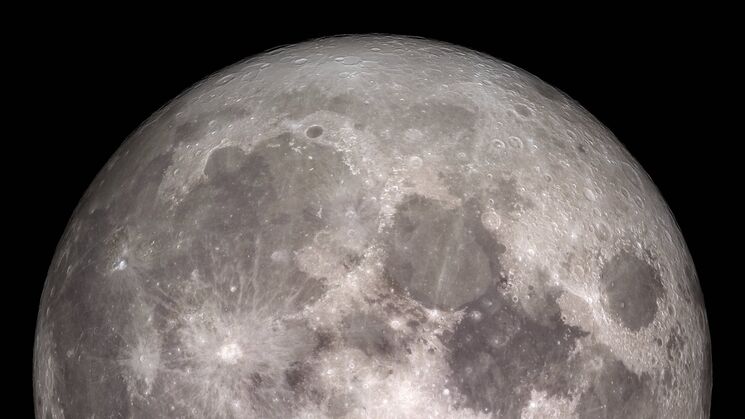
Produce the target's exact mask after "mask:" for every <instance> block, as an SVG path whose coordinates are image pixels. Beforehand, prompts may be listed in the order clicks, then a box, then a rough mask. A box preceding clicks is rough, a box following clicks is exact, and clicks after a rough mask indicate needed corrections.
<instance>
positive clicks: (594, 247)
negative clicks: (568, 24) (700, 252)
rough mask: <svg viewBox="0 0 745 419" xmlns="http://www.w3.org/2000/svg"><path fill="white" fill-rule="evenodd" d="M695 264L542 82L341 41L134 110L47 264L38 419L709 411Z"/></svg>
mask: <svg viewBox="0 0 745 419" xmlns="http://www.w3.org/2000/svg"><path fill="white" fill-rule="evenodd" d="M709 345H710V344H709V335H708V326H707V321H706V312H705V309H704V305H703V298H702V295H701V290H700V287H699V284H698V278H697V276H696V271H695V268H694V266H693V262H692V260H691V256H690V254H689V253H688V250H687V248H686V245H685V242H684V240H683V237H682V235H681V234H680V231H679V229H678V227H677V225H676V223H675V219H674V217H673V215H672V214H671V213H670V210H669V209H668V207H667V205H666V204H665V202H664V201H663V199H662V197H661V196H660V194H659V192H658V191H657V189H656V188H655V186H654V184H653V183H652V181H651V179H650V178H649V177H648V176H647V175H646V173H645V172H644V171H643V169H642V168H641V167H640V166H639V164H638V163H637V162H636V161H635V160H634V159H633V157H632V156H631V155H630V154H629V153H628V152H627V151H626V150H625V149H624V147H623V146H622V145H621V144H620V143H619V142H618V141H617V140H616V138H615V137H614V136H613V134H612V133H611V132H610V131H608V129H606V128H605V127H604V126H603V125H602V124H601V123H600V122H599V121H597V120H596V119H595V118H594V117H592V116H591V115H590V114H589V113H588V112H587V111H586V110H585V109H583V108H582V107H581V106H579V105H578V104H577V103H576V102H574V101H573V100H571V99H570V98H568V97H567V96H566V95H565V94H563V93H562V92H560V91H559V90H557V89H554V88H552V87H551V86H549V85H547V84H546V83H544V82H543V81H541V80H539V79H538V78H536V77H535V76H532V75H530V74H529V73H527V72H525V71H523V70H521V69H518V68H516V67H514V66H512V65H510V64H507V63H504V62H502V61H499V60H497V59H494V58H492V57H489V56H486V55H483V54H480V53H477V52H474V51H471V50H468V49H465V48H462V47H459V46H455V45H451V44H447V43H444V42H438V41H430V40H426V39H422V38H415V37H401V36H385V35H374V36H373V35H371V36H344V37H333V38H324V39H318V40H313V41H308V42H304V43H301V44H297V45H292V46H286V47H282V48H279V49H275V50H272V51H268V52H266V53H264V54H260V55H257V56H254V57H251V58H249V59H247V60H244V61H242V62H239V63H237V64H235V65H233V66H230V67H228V68H226V69H224V70H221V71H220V72H218V73H215V74H213V75H212V76H210V77H208V78H207V79H205V80H204V81H202V82H200V83H198V84H196V85H195V86H193V87H192V88H190V89H189V90H187V91H185V92H184V93H182V94H181V95H180V96H178V97H177V98H175V99H174V100H173V101H171V102H170V103H169V104H167V105H166V106H164V107H163V108H162V109H161V110H159V111H158V112H156V113H155V114H154V115H153V116H152V117H151V118H150V119H148V120H147V121H146V122H145V123H144V124H143V125H142V126H141V127H140V128H138V130H137V131H136V132H134V133H133V134H132V135H131V136H130V137H129V138H128V139H127V140H126V141H125V143H124V144H123V145H122V146H121V147H120V148H119V149H118V150H117V152H116V153H115V154H114V156H112V158H111V159H110V160H109V162H108V163H107V164H106V166H105V167H104V168H103V169H102V171H101V172H100V173H99V175H98V176H97V177H96V179H95V180H94V182H93V184H92V185H91V186H90V188H89V189H88V190H87V191H86V193H85V195H84V197H83V198H82V200H81V202H80V204H79V205H78V207H77V208H76V210H75V213H74V214H73V216H72V218H71V220H70V222H69V224H68V227H67V229H66V231H65V233H64V235H63V237H62V239H61V241H60V244H59V246H58V248H57V252H56V254H55V256H54V259H53V261H52V264H51V267H50V269H49V274H48V277H47V281H46V284H45V287H44V291H43V295H42V300H41V305H40V309H39V317H38V323H37V332H36V342H35V348H34V397H35V408H36V415H37V417H40V418H63V417H88V416H103V417H110V416H125V417H225V418H228V417H247V418H251V417H297V418H323V417H350V418H357V417H371V418H415V417H459V418H492V417H520V418H538V417H541V418H544V417H557V418H559V417H561V418H564V417H573V418H621V417H624V418H625V417H639V418H646V417H691V418H694V417H708V415H709V403H710V397H711V355H710V347H709Z"/></svg>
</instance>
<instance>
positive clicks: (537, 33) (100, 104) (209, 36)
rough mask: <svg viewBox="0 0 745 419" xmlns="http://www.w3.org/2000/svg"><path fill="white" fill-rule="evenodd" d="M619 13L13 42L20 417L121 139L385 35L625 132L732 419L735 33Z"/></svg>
mask: <svg viewBox="0 0 745 419" xmlns="http://www.w3.org/2000/svg"><path fill="white" fill-rule="evenodd" d="M475 12H476V13H475V14H480V13H481V12H480V11H478V10H477V11H475ZM609 14H612V13H606V14H604V15H603V19H588V20H582V19H578V20H577V21H573V22H567V21H562V20H556V21H554V22H553V23H552V24H548V25H546V24H543V23H541V24H540V25H538V24H535V22H533V21H528V20H525V19H524V17H521V18H520V19H522V20H518V19H517V18H516V19H514V21H512V24H511V25H507V24H506V23H507V22H510V20H509V19H501V20H492V19H486V20H485V21H480V22H470V21H468V20H459V19H456V18H451V19H449V20H443V21H440V22H433V21H431V20H428V19H426V23H423V21H424V20H425V19H414V20H408V21H404V20H405V19H402V22H400V23H397V24H391V23H388V24H381V23H374V24H371V23H362V22H361V21H359V20H358V19H356V18H355V19H352V18H350V17H340V18H335V19H329V20H328V21H319V20H317V19H308V18H302V17H301V18H298V19H296V20H287V19H282V20H281V24H280V23H276V24H271V25H268V26H262V24H261V21H262V19H263V18H262V17H261V16H252V17H250V18H248V17H247V18H246V19H236V21H233V22H230V23H225V24H212V25H205V24H204V23H203V22H202V21H201V19H200V18H196V19H194V20H191V21H188V20H186V21H177V22H174V21H173V20H169V19H165V20H164V21H156V22H149V23H150V24H148V25H145V24H143V22H142V21H141V20H139V19H132V18H130V20H129V21H128V22H127V23H125V24H118V25H111V24H110V23H109V22H106V21H101V20H100V19H96V20H91V19H87V18H78V19H64V20H55V19H49V20H47V21H43V22H36V23H35V24H34V25H33V26H30V27H26V28H24V29H20V30H18V31H17V32H16V33H15V34H14V35H13V36H10V37H9V38H7V39H8V40H10V41H11V42H12V43H13V44H14V45H15V46H16V47H17V48H18V50H19V52H20V54H19V57H20V58H18V59H17V60H14V61H13V69H14V70H17V71H18V72H19V74H20V76H19V77H16V78H13V79H12V80H9V82H8V84H10V86H8V87H9V88H10V89H14V88H18V89H20V90H22V99H20V100H19V101H18V102H16V103H18V105H17V106H16V110H17V111H19V112H18V113H19V115H18V117H17V118H16V117H15V116H14V117H13V119H12V121H10V122H11V123H12V124H13V125H15V126H16V128H21V129H20V130H19V134H15V135H17V136H18V137H17V138H16V139H12V140H10V141H11V142H13V143H14V144H15V145H16V146H20V147H21V148H22V150H20V151H19V152H17V153H13V154H11V155H10V156H6V167H10V168H12V170H11V175H10V177H9V183H10V184H11V185H12V186H14V187H17V188H18V190H19V191H18V192H17V193H18V196H19V197H20V199H16V200H15V201H14V202H18V203H20V204H18V205H13V206H14V207H18V209H20V212H21V213H22V214H21V215H20V217H22V218H20V221H18V222H16V221H15V219H14V220H13V222H12V224H19V225H20V226H21V227H22V230H23V231H22V234H21V235H19V238H18V240H17V241H16V242H15V247H16V250H17V251H18V253H19V257H18V258H17V259H16V260H11V261H9V263H10V264H11V265H13V266H17V267H19V268H21V269H19V272H21V273H22V275H21V276H19V277H18V278H17V279H16V280H17V281H19V282H21V283H22V285H21V288H23V290H24V295H25V299H23V300H21V299H20V298H13V299H12V300H13V301H11V306H12V307H13V311H14V313H21V314H17V316H18V317H19V318H21V317H22V322H21V323H19V322H16V321H14V323H15V324H20V328H21V330H22V331H21V334H22V338H21V341H22V348H21V352H22V354H23V355H22V356H23V357H24V358H21V359H19V360H18V364H19V365H20V368H21V370H22V377H21V378H20V379H19V380H20V381H19V383H22V386H21V387H22V390H23V391H24V392H25V394H26V398H25V399H23V400H25V401H24V403H25V405H24V406H25V410H26V411H27V412H29V413H30V412H31V411H32V407H31V406H32V402H31V370H32V369H31V359H32V357H31V353H32V345H33V338H34V327H35V322H36V314H37V310H38V304H39V296H40V294H41V290H42V286H43V282H44V279H45V275H46V271H47V269H48V267H49V264H50V262H51V259H52V257H53V254H54V250H55V247H56V245H57V241H58V240H59V238H60V237H61V235H62V232H63V230H64V228H65V225H66V223H67V221H68V219H69V217H70V215H71V213H72V211H73V209H74V208H75V206H76V204H77V202H78V200H79V199H80V197H81V196H82V194H83V192H84V190H85V189H86V188H87V186H88V185H89V183H90V182H91V180H92V179H93V177H94V176H95V175H96V173H97V172H98V170H99V169H100V168H101V167H102V166H103V165H104V163H105V162H106V161H107V160H108V158H109V156H110V155H111V154H112V153H113V152H114V151H115V150H116V148H117V147H118V146H119V144H120V143H121V142H122V141H123V140H124V139H125V137H127V135H129V134H130V133H131V132H132V131H134V130H135V129H136V128H137V126H138V125H139V124H140V123H141V122H143V121H144V120H145V119H146V118H147V117H148V116H149V115H150V114H151V113H153V112H154V111H156V110H157V109H158V108H159V107H160V106H162V105H163V104H165V103H166V102H167V101H168V100H170V99H172V98H173V97H175V96H176V95H177V94H178V93H180V92H181V91H183V90H184V89H187V88H188V87H189V86H190V85H191V84H193V83H194V82H196V81H198V80H200V79H202V78H203V77H205V76H207V75H209V74H210V73H212V72H214V71H217V70H219V69H221V68H222V67H225V66H227V65H229V64H232V63H234V62H236V61H238V60H240V59H243V58H245V57H247V56H250V55H253V54H256V53H259V52H261V51H263V50H265V49H268V48H271V47H275V46H278V45H281V44H289V43H295V42H299V41H303V40H306V39H310V38H314V37H318V36H327V35H334V34H340V33H370V32H383V33H396V34H408V35H417V36H424V37H430V38H434V39H439V40H443V41H449V42H452V43H455V44H460V45H463V46H467V47H471V48H473V49H476V50H479V51H482V52H485V53H488V54H490V55H493V56H495V57H497V58H500V59H503V60H505V61H507V62H510V63H512V64H515V65H517V66H519V67H522V68H523V69H525V70H527V71H529V72H531V73H533V74H535V75H537V76H538V77H540V78H542V79H543V80H545V81H546V82H548V83H549V84H551V85H553V86H555V87H558V88H560V89H561V90H563V91H564V92H566V93H567V94H568V95H569V96H571V97H572V98H574V99H576V100H577V101H578V102H579V103H580V104H582V105H583V106H584V107H585V108H587V109H588V110H589V111H590V112H591V113H592V114H593V115H595V116H596V117H597V118H598V119H599V120H600V121H602V122H603V123H604V124H605V125H606V126H607V127H608V128H610V129H611V130H612V131H613V132H614V133H615V134H616V136H617V137H618V138H619V139H620V141H621V142H623V144H624V145H625V146H626V147H627V148H628V149H629V150H630V152H631V153H632V154H633V155H634V156H635V157H636V159H637V160H638V161H639V162H640V163H641V164H642V166H643V167H644V168H645V169H646V171H647V172H648V173H649V174H650V176H651V178H652V179H653V180H654V182H655V183H656V185H657V187H658V188H659V190H660V191H661V193H662V195H663V196H664V198H665V199H666V201H667V203H668V204H669V206H670V207H671V208H672V211H673V213H674V214H675V216H676V219H677V221H678V224H679V225H680V228H681V230H682V232H683V234H684V236H685V238H686V241H687V243H688V246H689V249H690V251H691V253H692V255H693V259H694V262H695V264H696V268H697V271H698V274H699V278H700V281H701V286H702V288H703V291H704V295H705V298H706V304H707V310H708V316H709V324H710V328H711V335H712V340H713V353H714V355H713V360H714V377H715V386H714V395H713V396H714V397H713V404H712V417H720V416H723V413H724V409H725V407H724V405H725V401H726V400H725V399H728V396H726V395H723V394H724V391H725V390H726V389H727V387H728V386H727V384H726V383H724V382H723V377H724V376H725V375H727V374H728V371H729V370H730V367H729V365H728V364H729V362H728V360H727V359H726V358H725V356H726V355H725V350H726V349H727V348H728V347H730V342H729V339H730V338H729V337H728V336H729V335H730V333H729V330H731V328H732V327H737V326H733V323H732V321H734V322H738V323H739V321H740V320H741V319H740V318H739V317H738V315H737V314H733V313H734V309H730V307H732V305H731V304H732V301H731V300H730V299H729V298H728V296H729V295H732V293H733V292H734V290H733V289H732V288H731V285H730V284H732V283H733V282H734V281H736V280H737V279H739V278H738V277H737V275H735V274H732V273H730V271H729V268H728V266H730V265H732V260H733V259H731V258H730V257H729V256H725V255H726V253H727V250H726V248H728V247H729V246H731V245H729V244H727V243H729V242H728V241H727V239H726V237H727V236H728V235H733V236H734V235H735V233H734V231H733V230H734V225H735V224H738V225H739V223H733V222H732V221H731V220H732V219H734V218H731V217H733V215H734V213H735V211H734V210H733V208H736V202H737V195H738V194H739V192H740V189H738V187H736V186H733V184H734V182H733V181H732V180H731V179H734V176H735V175H734V173H736V172H738V170H739V168H738V167H736V166H733V165H732V164H731V163H728V161H729V158H728V156H730V155H732V154H733V153H735V146H736V144H735V143H736V142H738V141H739V140H740V138H741V137H742V134H741V132H740V131H735V130H730V129H729V128H728V126H731V122H730V121H731V119H728V118H729V117H728V116H726V115H725V111H726V110H727V109H728V108H729V105H728V104H727V102H725V100H726V96H727V95H728V94H730V92H731V89H732V88H733V87H734V85H735V83H734V82H733V79H730V78H728V76H726V74H727V70H728V69H729V66H728V65H727V64H726V63H725V57H727V56H728V55H729V54H731V53H732V50H729V53H726V52H725V53H723V52H721V51H720V47H721V46H722V44H723V43H724V41H725V40H726V39H725V38H726V37H725V36H724V35H723V34H720V33H718V32H717V31H714V30H712V29H711V28H713V27H714V28H715V27H717V26H718V23H717V22H716V21H711V20H709V19H705V18H703V17H698V16H695V15H696V14H695V13H693V14H691V15H690V16H688V17H687V18H686V19H680V18H678V17H671V16H669V15H659V16H655V17H654V18H650V19H647V20H642V21H624V22H623V23H621V24H616V25H610V24H608V23H607V22H606V21H605V18H607V17H608V15H609ZM205 19H206V17H205ZM266 19H267V20H268V21H271V22H275V21H274V20H272V19H271V18H266ZM165 21H168V22H169V23H170V24H169V25H167V27H163V26H162V23H164V22H165ZM588 21H594V22H596V23H594V24H592V25H590V24H588V23H587V22H588ZM271 22H270V23H271ZM521 22H522V23H521ZM456 23H457V24H456ZM13 169H15V170H13ZM13 173H15V175H13ZM728 179H730V180H728ZM11 227H14V226H11ZM733 247H734V248H737V245H734V246H733ZM15 306H18V308H17V309H16V308H15ZM730 310H731V311H730ZM15 316H16V315H14V317H15ZM26 390H28V391H26Z"/></svg>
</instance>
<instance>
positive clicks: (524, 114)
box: [514, 103, 533, 118]
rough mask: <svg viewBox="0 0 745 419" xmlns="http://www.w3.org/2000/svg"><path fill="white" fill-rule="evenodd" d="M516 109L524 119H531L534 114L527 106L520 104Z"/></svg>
mask: <svg viewBox="0 0 745 419" xmlns="http://www.w3.org/2000/svg"><path fill="white" fill-rule="evenodd" d="M514 108H515V112H517V113H518V114H520V116H522V117H523V118H530V116H531V115H532V114H533V113H532V112H531V111H530V109H529V108H528V107H527V106H525V105H523V104H520V103H518V104H516V105H515V106H514Z"/></svg>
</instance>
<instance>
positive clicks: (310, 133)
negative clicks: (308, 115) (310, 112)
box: [305, 125, 323, 138]
mask: <svg viewBox="0 0 745 419" xmlns="http://www.w3.org/2000/svg"><path fill="white" fill-rule="evenodd" d="M321 134H323V128H321V127H319V126H318V125H313V126H312V127H310V128H308V129H307V130H305V135H306V136H307V137H308V138H318V137H320V136H321Z"/></svg>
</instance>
